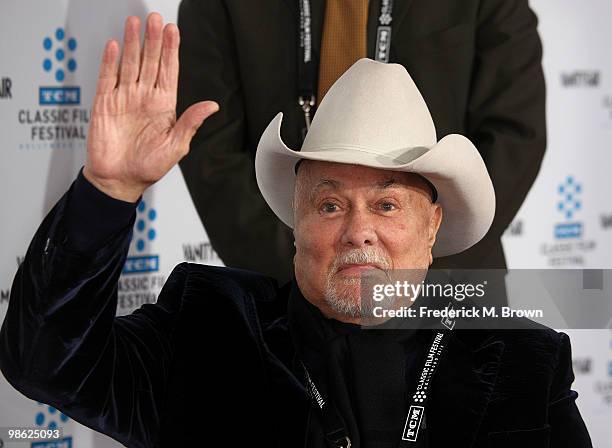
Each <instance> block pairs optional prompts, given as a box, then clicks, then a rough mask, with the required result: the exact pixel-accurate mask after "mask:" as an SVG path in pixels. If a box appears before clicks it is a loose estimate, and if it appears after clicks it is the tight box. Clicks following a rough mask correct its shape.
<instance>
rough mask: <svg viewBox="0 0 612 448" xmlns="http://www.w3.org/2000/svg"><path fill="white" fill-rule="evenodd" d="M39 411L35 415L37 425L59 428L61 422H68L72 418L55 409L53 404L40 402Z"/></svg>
mask: <svg viewBox="0 0 612 448" xmlns="http://www.w3.org/2000/svg"><path fill="white" fill-rule="evenodd" d="M38 406H39V407H40V409H39V411H38V412H37V413H36V415H35V416H34V423H35V424H36V426H39V427H42V428H46V429H57V428H59V427H60V426H61V424H63V423H66V422H67V421H68V420H70V418H69V417H68V416H67V415H66V414H64V413H62V412H59V411H58V410H57V409H55V408H54V407H53V406H48V405H46V404H44V403H40V402H39V403H38Z"/></svg>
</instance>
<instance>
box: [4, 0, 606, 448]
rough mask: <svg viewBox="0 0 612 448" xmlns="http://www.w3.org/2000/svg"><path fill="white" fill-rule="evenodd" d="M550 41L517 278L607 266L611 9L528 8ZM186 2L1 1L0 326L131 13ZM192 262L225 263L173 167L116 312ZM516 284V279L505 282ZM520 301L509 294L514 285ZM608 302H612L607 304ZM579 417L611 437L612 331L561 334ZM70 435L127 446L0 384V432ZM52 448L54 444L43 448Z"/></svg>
mask: <svg viewBox="0 0 612 448" xmlns="http://www.w3.org/2000/svg"><path fill="white" fill-rule="evenodd" d="M531 5H532V7H533V9H534V10H535V11H536V13H537V15H538V17H539V19H540V25H539V29H540V34H541V36H542V39H543V42H544V69H545V73H546V80H547V94H548V105H547V110H548V135H549V144H548V150H547V153H546V156H545V159H544V163H543V167H542V170H541V172H540V175H539V177H538V179H537V181H536V183H535V185H534V187H533V188H532V190H531V192H530V193H529V196H528V198H527V201H526V202H525V204H524V205H523V207H522V208H521V210H520V212H519V213H518V215H517V217H516V219H515V220H514V222H513V223H512V225H511V226H510V227H509V228H508V230H507V232H506V235H505V236H504V247H505V250H506V256H507V259H508V264H509V267H510V268H528V269H535V268H538V269H548V268H550V269H570V268H571V269H576V268H578V269H582V268H585V269H605V268H611V267H612V266H611V265H612V263H611V262H610V261H609V253H610V249H611V248H612V244H611V243H612V201H610V200H609V198H608V196H609V195H610V194H612V188H611V187H612V182H611V181H610V174H609V173H608V171H609V170H610V166H612V152H611V151H610V148H611V143H610V141H611V139H612V82H611V81H610V79H611V78H612V58H611V57H610V52H609V46H608V43H609V42H611V41H612V29H611V28H610V27H609V23H608V20H609V17H612V3H610V2H609V1H608V0H589V1H588V2H583V3H580V4H579V5H578V4H577V3H576V2H573V1H571V0H556V1H554V2H550V1H547V0H533V1H532V3H531ZM177 7H178V0H172V1H163V2H162V1H161V0H148V1H144V0H123V1H110V2H100V1H96V0H49V1H45V2H42V1H34V0H3V2H2V3H1V4H0V136H1V140H0V141H1V142H2V143H1V148H0V200H1V204H2V206H1V207H0V222H1V223H2V228H1V229H2V230H1V232H0V248H1V249H2V250H1V251H0V321H1V320H2V319H3V318H4V315H5V312H6V308H7V305H8V300H9V296H10V289H11V283H12V279H13V276H14V274H15V271H16V269H17V267H18V265H19V263H20V261H21V260H22V258H23V256H24V254H25V251H26V249H27V245H28V243H29V241H30V239H31V237H32V235H33V234H34V232H35V230H36V228H37V226H38V225H39V223H40V221H41V219H42V218H43V217H44V215H45V214H46V213H47V212H48V211H49V210H50V208H51V207H52V205H53V204H54V203H55V202H56V201H57V200H58V199H59V197H60V196H61V195H62V194H63V192H64V191H65V190H66V189H67V188H68V186H69V185H70V183H71V182H72V181H73V179H74V178H75V176H76V174H77V172H78V170H79V169H80V167H81V166H82V165H83V164H84V161H85V153H86V138H87V129H88V124H89V119H90V113H91V112H90V106H91V102H92V99H93V95H94V91H95V82H96V77H97V70H98V63H99V58H100V55H101V52H102V48H103V45H104V43H105V42H106V40H107V39H108V38H109V37H115V38H120V37H121V35H122V28H123V21H124V19H125V17H126V16H128V15H139V16H140V17H142V18H144V17H145V16H146V14H147V13H148V12H149V11H153V10H155V11H159V12H160V13H161V14H162V15H163V16H164V18H165V20H166V21H174V20H176V14H177ZM184 260H188V261H193V262H199V263H206V264H215V265H221V262H220V260H219V259H218V257H217V256H216V254H215V253H214V251H213V250H212V248H211V246H210V244H209V243H208V240H207V237H206V232H205V230H204V228H203V227H202V225H201V223H200V221H199V218H198V216H197V213H196V211H195V209H194V207H193V204H192V202H191V199H190V197H189V194H188V192H187V189H186V186H185V184H184V181H183V178H182V176H181V173H180V170H179V169H178V167H175V168H174V169H173V170H172V171H171V172H170V173H169V174H168V175H167V176H166V177H165V178H164V179H163V180H162V181H160V182H159V183H158V184H156V185H155V186H154V187H153V188H151V189H150V190H149V191H148V192H147V193H146V194H145V196H144V199H143V201H142V203H141V204H140V206H139V208H138V216H137V220H136V224H135V227H134V238H133V241H132V247H131V248H130V256H129V259H128V262H127V264H126V268H125V270H124V272H125V273H124V275H123V276H122V278H121V282H120V285H119V303H118V309H117V313H118V314H128V313H130V312H131V311H133V310H134V309H136V308H138V307H139V306H140V305H142V304H143V303H147V302H154V301H155V299H156V296H157V294H158V292H159V291H160V289H161V286H162V285H163V283H164V281H165V279H166V277H167V276H168V274H169V273H170V271H171V270H172V268H173V267H174V266H175V265H176V264H177V263H179V262H181V261H184ZM509 281H510V280H509ZM509 290H510V302H511V303H512V288H511V287H510V289H509ZM611 300H612V298H611ZM564 331H566V332H567V333H568V334H569V335H570V336H571V340H572V346H573V356H574V371H575V374H576V380H575V383H574V385H573V388H574V389H575V390H577V391H578V392H579V394H580V396H579V398H578V405H579V407H580V409H581V412H582V415H583V416H584V419H585V421H586V423H587V426H588V428H589V430H590V433H591V435H592V438H593V442H594V446H596V447H600V448H604V447H607V446H609V440H611V439H612V426H611V425H610V422H612V330H610V329H601V330H564ZM10 426H18V427H37V428H51V429H52V428H56V427H60V426H61V427H62V428H64V433H63V440H62V441H61V442H59V443H57V444H55V445H53V446H54V447H78V448H89V447H92V448H93V447H95V448H102V447H103V448H109V447H114V446H119V445H118V444H117V443H116V442H114V441H112V440H111V439H109V438H107V437H105V436H103V435H100V434H97V433H95V432H93V431H91V430H89V429H87V428H85V427H83V426H81V425H79V424H78V423H76V422H74V421H72V420H71V419H70V418H69V417H68V416H66V415H64V414H62V413H61V412H59V411H58V410H56V409H54V408H52V407H49V406H47V405H45V404H44V403H38V402H34V401H31V400H28V399H26V398H25V397H23V396H21V395H20V394H19V393H18V392H16V391H15V390H14V389H13V388H12V387H11V386H10V385H9V384H8V383H7V382H6V380H4V378H3V377H0V427H10ZM45 446H49V447H50V446H51V445H45Z"/></svg>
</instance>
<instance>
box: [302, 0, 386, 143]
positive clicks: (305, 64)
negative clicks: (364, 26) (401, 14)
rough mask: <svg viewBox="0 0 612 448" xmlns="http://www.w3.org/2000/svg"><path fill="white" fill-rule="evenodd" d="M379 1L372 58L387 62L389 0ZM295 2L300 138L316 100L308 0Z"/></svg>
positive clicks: (303, 135) (308, 121) (315, 71)
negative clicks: (301, 125)
mask: <svg viewBox="0 0 612 448" xmlns="http://www.w3.org/2000/svg"><path fill="white" fill-rule="evenodd" d="M380 1H381V3H380V14H379V15H378V28H377V30H376V48H375V50H374V59H376V60H377V61H381V62H389V50H390V48H391V21H392V20H393V18H392V15H391V12H392V10H393V0H380ZM298 4H299V5H300V17H299V28H298V29H299V33H300V38H299V39H298V47H299V48H298V104H299V105H300V107H301V108H302V111H303V112H304V125H305V126H304V128H303V129H302V140H303V139H304V137H305V136H306V133H307V132H308V130H309V129H310V120H311V111H312V108H313V107H314V105H315V102H316V97H315V90H314V86H315V79H316V76H317V67H315V64H314V62H313V59H312V31H311V30H312V28H311V17H312V16H311V11H310V0H298Z"/></svg>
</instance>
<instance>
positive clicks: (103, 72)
mask: <svg viewBox="0 0 612 448" xmlns="http://www.w3.org/2000/svg"><path fill="white" fill-rule="evenodd" d="M118 56H119V44H118V43H117V41H116V40H113V39H111V40H109V41H108V42H106V45H105V46H104V52H103V53H102V62H101V63H100V70H99V75H98V84H97V86H96V91H97V93H99V94H105V93H109V92H112V90H113V89H114V88H115V85H116V84H117V65H118V62H117V60H118Z"/></svg>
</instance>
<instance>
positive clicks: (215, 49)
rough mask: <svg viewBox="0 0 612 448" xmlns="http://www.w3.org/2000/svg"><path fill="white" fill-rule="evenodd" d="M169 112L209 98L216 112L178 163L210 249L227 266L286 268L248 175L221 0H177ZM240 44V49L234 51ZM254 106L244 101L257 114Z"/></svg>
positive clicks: (229, 32)
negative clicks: (173, 94)
mask: <svg viewBox="0 0 612 448" xmlns="http://www.w3.org/2000/svg"><path fill="white" fill-rule="evenodd" d="M178 25H179V28H180V30H181V46H180V49H179V58H180V63H181V72H180V75H179V90H178V102H177V113H178V114H179V115H180V114H181V113H182V112H183V111H184V110H185V109H186V108H187V107H189V106H190V105H191V104H193V103H195V102H197V101H202V100H207V99H212V100H215V101H217V102H218V103H219V106H220V109H219V111H218V112H217V113H216V114H214V115H213V116H211V117H210V118H209V119H208V120H207V121H206V126H202V127H200V129H199V130H198V132H197V133H196V135H195V137H194V138H193V140H192V141H191V149H190V152H189V154H188V155H187V156H186V157H185V158H184V159H183V160H181V162H180V167H181V171H182V173H183V176H184V178H185V181H186V184H187V187H188V189H189V192H190V194H191V197H192V199H193V202H194V205H195V207H196V209H197V211H198V214H199V216H200V219H201V220H202V223H203V224H204V227H205V229H206V232H207V234H208V237H209V239H210V241H211V243H212V246H213V248H214V249H215V251H216V252H217V254H218V255H219V256H220V258H221V259H222V260H223V262H224V263H225V264H226V265H227V266H231V267H237V268H243V269H249V270H253V271H258V272H262V273H264V274H267V275H270V276H273V277H276V278H277V279H278V280H279V281H281V283H284V282H285V281H287V280H289V279H290V277H291V272H292V263H291V260H292V256H293V245H292V242H293V239H292V235H291V232H290V229H289V228H288V227H286V226H285V225H284V224H283V223H282V222H281V221H280V220H278V219H277V218H276V216H275V215H274V214H273V213H272V211H271V210H270V208H269V207H268V205H267V204H266V202H265V201H264V199H263V197H262V196H261V193H260V192H259V189H258V188H257V184H256V181H255V170H254V154H255V149H256V148H254V147H249V144H248V138H247V133H248V126H249V123H248V120H247V116H248V114H247V106H246V104H245V103H246V100H245V92H244V90H243V85H244V84H243V82H242V78H241V77H243V76H248V73H242V72H241V70H240V67H239V62H238V61H239V52H240V49H238V48H236V43H235V39H234V34H233V29H232V24H231V19H230V17H229V13H228V11H227V8H226V5H225V2H223V1H222V0H183V1H182V2H181V4H180V8H179V14H178ZM242 51H246V50H244V49H243V50H242ZM257 106H258V105H255V106H254V107H252V108H251V109H252V111H253V113H257V110H258V107H257ZM254 255H256V256H254Z"/></svg>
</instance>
